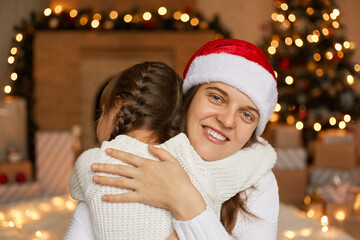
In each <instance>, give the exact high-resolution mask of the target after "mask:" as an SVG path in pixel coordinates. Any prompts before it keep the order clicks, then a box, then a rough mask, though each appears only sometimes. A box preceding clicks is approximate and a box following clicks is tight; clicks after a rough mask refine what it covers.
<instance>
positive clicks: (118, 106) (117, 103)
mask: <svg viewBox="0 0 360 240" xmlns="http://www.w3.org/2000/svg"><path fill="white" fill-rule="evenodd" d="M121 107H122V101H121V98H120V96H116V98H115V109H116V112H120V109H121Z"/></svg>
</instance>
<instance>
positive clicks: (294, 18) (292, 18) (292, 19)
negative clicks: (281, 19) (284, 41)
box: [288, 13, 296, 22]
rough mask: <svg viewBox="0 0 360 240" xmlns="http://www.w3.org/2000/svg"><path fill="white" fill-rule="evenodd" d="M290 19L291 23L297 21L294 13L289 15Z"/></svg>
mask: <svg viewBox="0 0 360 240" xmlns="http://www.w3.org/2000/svg"><path fill="white" fill-rule="evenodd" d="M288 19H289V20H290V22H295V20H296V16H295V14H292V13H291V14H289V16H288Z"/></svg>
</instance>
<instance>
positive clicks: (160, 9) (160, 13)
mask: <svg viewBox="0 0 360 240" xmlns="http://www.w3.org/2000/svg"><path fill="white" fill-rule="evenodd" d="M158 13H159V15H161V16H164V15H165V14H166V13H167V9H166V8H165V7H159V9H158Z"/></svg>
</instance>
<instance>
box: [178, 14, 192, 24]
mask: <svg viewBox="0 0 360 240" xmlns="http://www.w3.org/2000/svg"><path fill="white" fill-rule="evenodd" d="M180 19H181V21H182V22H187V21H189V20H190V16H189V14H187V13H184V14H181V17H180Z"/></svg>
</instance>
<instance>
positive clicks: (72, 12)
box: [69, 9, 78, 18]
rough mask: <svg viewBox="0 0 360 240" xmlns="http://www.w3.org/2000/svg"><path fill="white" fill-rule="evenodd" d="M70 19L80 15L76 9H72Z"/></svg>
mask: <svg viewBox="0 0 360 240" xmlns="http://www.w3.org/2000/svg"><path fill="white" fill-rule="evenodd" d="M69 15H70V17H72V18H74V17H76V16H77V15H78V11H77V10H75V9H72V10H71V11H70V13H69Z"/></svg>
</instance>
